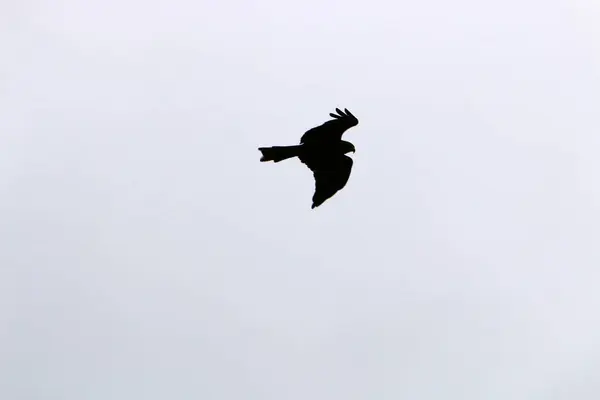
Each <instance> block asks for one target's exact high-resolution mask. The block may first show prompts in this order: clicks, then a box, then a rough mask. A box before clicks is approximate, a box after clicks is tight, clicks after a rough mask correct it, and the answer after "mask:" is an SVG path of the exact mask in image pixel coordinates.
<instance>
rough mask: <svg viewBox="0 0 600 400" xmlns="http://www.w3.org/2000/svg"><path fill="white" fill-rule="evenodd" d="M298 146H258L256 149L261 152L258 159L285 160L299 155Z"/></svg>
mask: <svg viewBox="0 0 600 400" xmlns="http://www.w3.org/2000/svg"><path fill="white" fill-rule="evenodd" d="M300 147H301V146H273V147H259V148H258V150H260V152H261V153H262V157H261V159H260V161H262V162H265V161H274V162H279V161H283V160H287V159H288V158H292V157H297V156H298V155H300Z"/></svg>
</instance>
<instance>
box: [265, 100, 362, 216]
mask: <svg viewBox="0 0 600 400" xmlns="http://www.w3.org/2000/svg"><path fill="white" fill-rule="evenodd" d="M335 111H336V112H337V114H333V113H331V114H329V115H330V116H332V117H333V119H332V120H329V121H326V122H324V123H323V124H321V125H319V126H317V127H314V128H312V129H310V130H308V131H306V133H304V135H302V137H301V138H300V144H299V145H295V146H273V147H259V148H258V150H260V151H261V153H262V158H261V159H260V161H263V162H264V161H274V162H279V161H283V160H286V159H288V158H293V157H298V158H299V159H300V161H302V162H303V163H304V164H306V166H307V167H308V168H310V170H311V171H312V172H313V175H314V177H315V194H314V195H313V198H312V201H313V203H312V207H311V208H315V207H318V206H320V205H321V204H323V203H324V202H325V200H327V199H329V198H331V197H332V196H333V195H334V194H336V193H337V192H338V191H339V190H340V189H342V188H343V187H344V186H346V183H347V182H348V178H350V172H351V171H352V164H353V161H352V159H351V158H350V157H348V156H347V155H346V153H350V152H352V153H354V152H355V151H356V149H355V148H354V145H353V144H352V143H350V142H346V141H345V140H342V135H343V134H344V132H346V130H348V129H349V128H352V127H353V126H356V125H358V119H356V117H355V116H354V115H352V113H351V112H350V111H348V109H344V111H341V110H340V109H339V108H336V109H335Z"/></svg>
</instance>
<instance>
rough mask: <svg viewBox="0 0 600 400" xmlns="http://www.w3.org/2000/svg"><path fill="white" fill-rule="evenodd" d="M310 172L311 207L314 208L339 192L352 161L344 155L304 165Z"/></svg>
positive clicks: (350, 170)
mask: <svg viewBox="0 0 600 400" xmlns="http://www.w3.org/2000/svg"><path fill="white" fill-rule="evenodd" d="M305 164H306V165H307V166H308V167H309V168H310V169H311V170H312V171H313V175H314V177H315V194H314V195H313V198H312V201H313V204H312V207H311V208H315V207H318V206H320V205H321V204H323V203H324V202H325V200H327V199H329V198H331V197H332V196H333V195H334V194H336V193H337V192H338V191H339V190H341V189H342V188H343V187H344V186H346V183H348V179H349V178H350V173H351V172H352V164H353V161H352V159H351V158H350V157H348V156H346V155H339V156H336V157H334V158H331V159H327V160H319V162H310V161H309V162H307V163H305Z"/></svg>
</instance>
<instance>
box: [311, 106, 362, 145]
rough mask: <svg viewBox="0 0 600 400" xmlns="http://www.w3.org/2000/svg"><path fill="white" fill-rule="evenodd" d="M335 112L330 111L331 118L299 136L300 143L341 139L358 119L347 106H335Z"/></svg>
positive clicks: (356, 123)
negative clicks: (342, 107)
mask: <svg viewBox="0 0 600 400" xmlns="http://www.w3.org/2000/svg"><path fill="white" fill-rule="evenodd" d="M335 111H336V112H337V114H334V113H330V114H329V115H331V116H332V117H333V119H330V120H329V121H327V122H324V123H323V124H321V125H319V126H316V127H314V128H312V129H309V130H308V131H306V133H304V135H302V137H301V138H300V143H310V142H323V141H337V140H341V139H342V135H343V134H344V132H346V130H348V129H349V128H352V127H353V126H356V125H358V119H357V118H356V117H355V116H354V115H353V114H352V113H351V112H350V111H348V109H347V108H344V111H342V110H340V109H339V108H336V109H335Z"/></svg>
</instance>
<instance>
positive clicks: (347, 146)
mask: <svg viewBox="0 0 600 400" xmlns="http://www.w3.org/2000/svg"><path fill="white" fill-rule="evenodd" d="M340 147H341V150H342V154H346V153H356V148H355V147H354V145H353V144H352V143H350V142H346V141H345V140H342V142H341V143H340Z"/></svg>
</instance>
